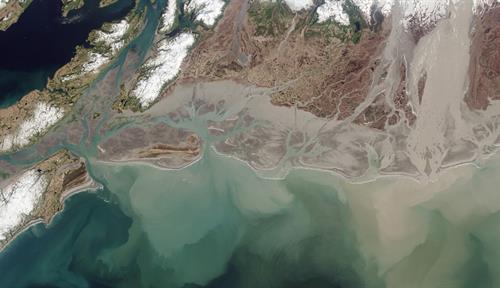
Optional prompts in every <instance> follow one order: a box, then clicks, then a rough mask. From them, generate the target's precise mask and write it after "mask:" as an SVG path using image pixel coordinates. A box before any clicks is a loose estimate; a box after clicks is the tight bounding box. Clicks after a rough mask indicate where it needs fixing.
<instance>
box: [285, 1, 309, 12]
mask: <svg viewBox="0 0 500 288" xmlns="http://www.w3.org/2000/svg"><path fill="white" fill-rule="evenodd" d="M285 3H286V5H288V7H289V8H290V9H291V10H292V11H300V10H307V9H309V8H311V7H312V6H313V4H314V3H313V1H312V0H285Z"/></svg>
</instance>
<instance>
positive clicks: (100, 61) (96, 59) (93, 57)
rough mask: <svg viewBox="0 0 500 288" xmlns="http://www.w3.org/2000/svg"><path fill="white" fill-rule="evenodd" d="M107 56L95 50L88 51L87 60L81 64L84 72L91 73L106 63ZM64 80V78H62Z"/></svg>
mask: <svg viewBox="0 0 500 288" xmlns="http://www.w3.org/2000/svg"><path fill="white" fill-rule="evenodd" d="M108 61H109V58H108V57H106V56H104V55H102V54H101V53H97V52H90V53H89V56H88V61H87V62H86V63H84V64H83V72H84V73H93V72H97V70H98V69H99V68H100V67H101V66H103V65H104V64H106V63H107V62H108ZM63 80H64V79H63Z"/></svg>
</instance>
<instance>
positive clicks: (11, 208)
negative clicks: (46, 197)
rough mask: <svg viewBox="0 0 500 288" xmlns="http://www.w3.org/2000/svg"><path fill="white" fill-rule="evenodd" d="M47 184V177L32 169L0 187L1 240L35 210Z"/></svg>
mask: <svg viewBox="0 0 500 288" xmlns="http://www.w3.org/2000/svg"><path fill="white" fill-rule="evenodd" d="M47 185H48V180H47V179H46V177H45V176H44V175H42V174H40V173H39V172H37V171H36V170H35V169H32V170H28V171H26V172H24V173H23V174H22V175H21V176H20V177H19V178H18V179H17V180H16V181H15V182H13V183H11V184H9V185H7V186H5V187H4V188H0V240H5V239H6V238H7V236H8V235H9V233H12V230H13V229H14V228H16V227H17V226H19V225H20V224H22V222H23V221H24V219H25V217H26V216H27V215H29V214H30V213H32V212H33V210H34V209H35V208H36V206H37V203H38V201H39V199H40V198H41V197H42V194H43V192H44V191H45V189H46V188H47Z"/></svg>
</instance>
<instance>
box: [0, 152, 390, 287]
mask: <svg viewBox="0 0 500 288" xmlns="http://www.w3.org/2000/svg"><path fill="white" fill-rule="evenodd" d="M206 153H207V154H206V157H205V158H204V159H202V160H201V161H199V162H197V163H196V164H194V165H192V166H189V167H188V168H186V169H183V170H161V169H156V168H152V167H150V166H143V165H119V166H118V165H108V164H98V163H95V165H93V166H92V173H93V174H94V176H95V177H96V178H97V179H99V180H100V181H102V183H104V185H105V187H106V189H105V190H104V191H101V192H98V193H82V194H78V195H76V196H73V197H71V198H69V199H68V200H67V201H66V207H65V209H64V211H63V212H62V213H61V214H59V215H58V216H57V217H56V219H55V220H54V221H53V222H52V224H51V225H49V226H48V227H45V226H44V225H43V224H39V225H36V226H33V227H32V228H30V229H29V230H28V231H26V232H24V233H23V234H22V235H21V236H20V237H19V238H17V239H16V240H15V241H14V242H13V243H12V245H10V246H8V248H7V249H6V250H5V251H4V252H3V253H2V254H1V255H0V271H2V275H5V276H1V277H0V287H363V285H364V284H363V282H364V281H365V279H364V278H361V277H360V276H359V275H360V273H361V274H363V275H364V273H365V272H364V271H362V269H361V268H362V267H361V266H360V267H356V265H352V263H353V262H356V261H359V263H362V261H361V258H360V255H359V251H357V250H356V249H355V245H354V243H355V237H354V234H353V231H352V230H351V229H350V226H351V223H350V221H351V220H350V218H349V216H348V213H347V212H348V211H347V209H346V206H345V205H344V204H343V202H342V200H341V199H339V196H338V194H337V191H336V190H335V188H333V187H329V186H326V185H324V184H322V183H321V182H320V183H317V182H316V181H315V180H314V178H310V175H309V174H310V172H307V171H304V172H305V173H304V174H303V173H301V172H297V173H292V174H291V175H290V176H289V177H287V178H286V179H284V180H270V179H267V180H266V179H263V178H260V177H258V176H257V175H256V174H255V173H254V172H253V170H251V169H250V168H249V167H248V166H246V165H245V164H244V163H242V162H240V161H236V160H233V159H231V158H226V157H223V156H220V155H217V154H216V153H214V152H210V151H208V152H206ZM313 174H314V173H313ZM313 174H312V175H313ZM304 177H306V178H304ZM12 263H15V265H12ZM21 271H22V272H21ZM339 271H342V273H338V272H339ZM19 273H22V277H21V278H20V277H19V275H20V274H19ZM373 281H376V280H375V279H374V280H373ZM370 287H381V286H377V285H371V286H370Z"/></svg>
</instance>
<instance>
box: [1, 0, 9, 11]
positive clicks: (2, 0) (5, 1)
mask: <svg viewBox="0 0 500 288" xmlns="http://www.w3.org/2000/svg"><path fill="white" fill-rule="evenodd" d="M7 3H9V0H0V9H2V8H4V7H5V6H7Z"/></svg>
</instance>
